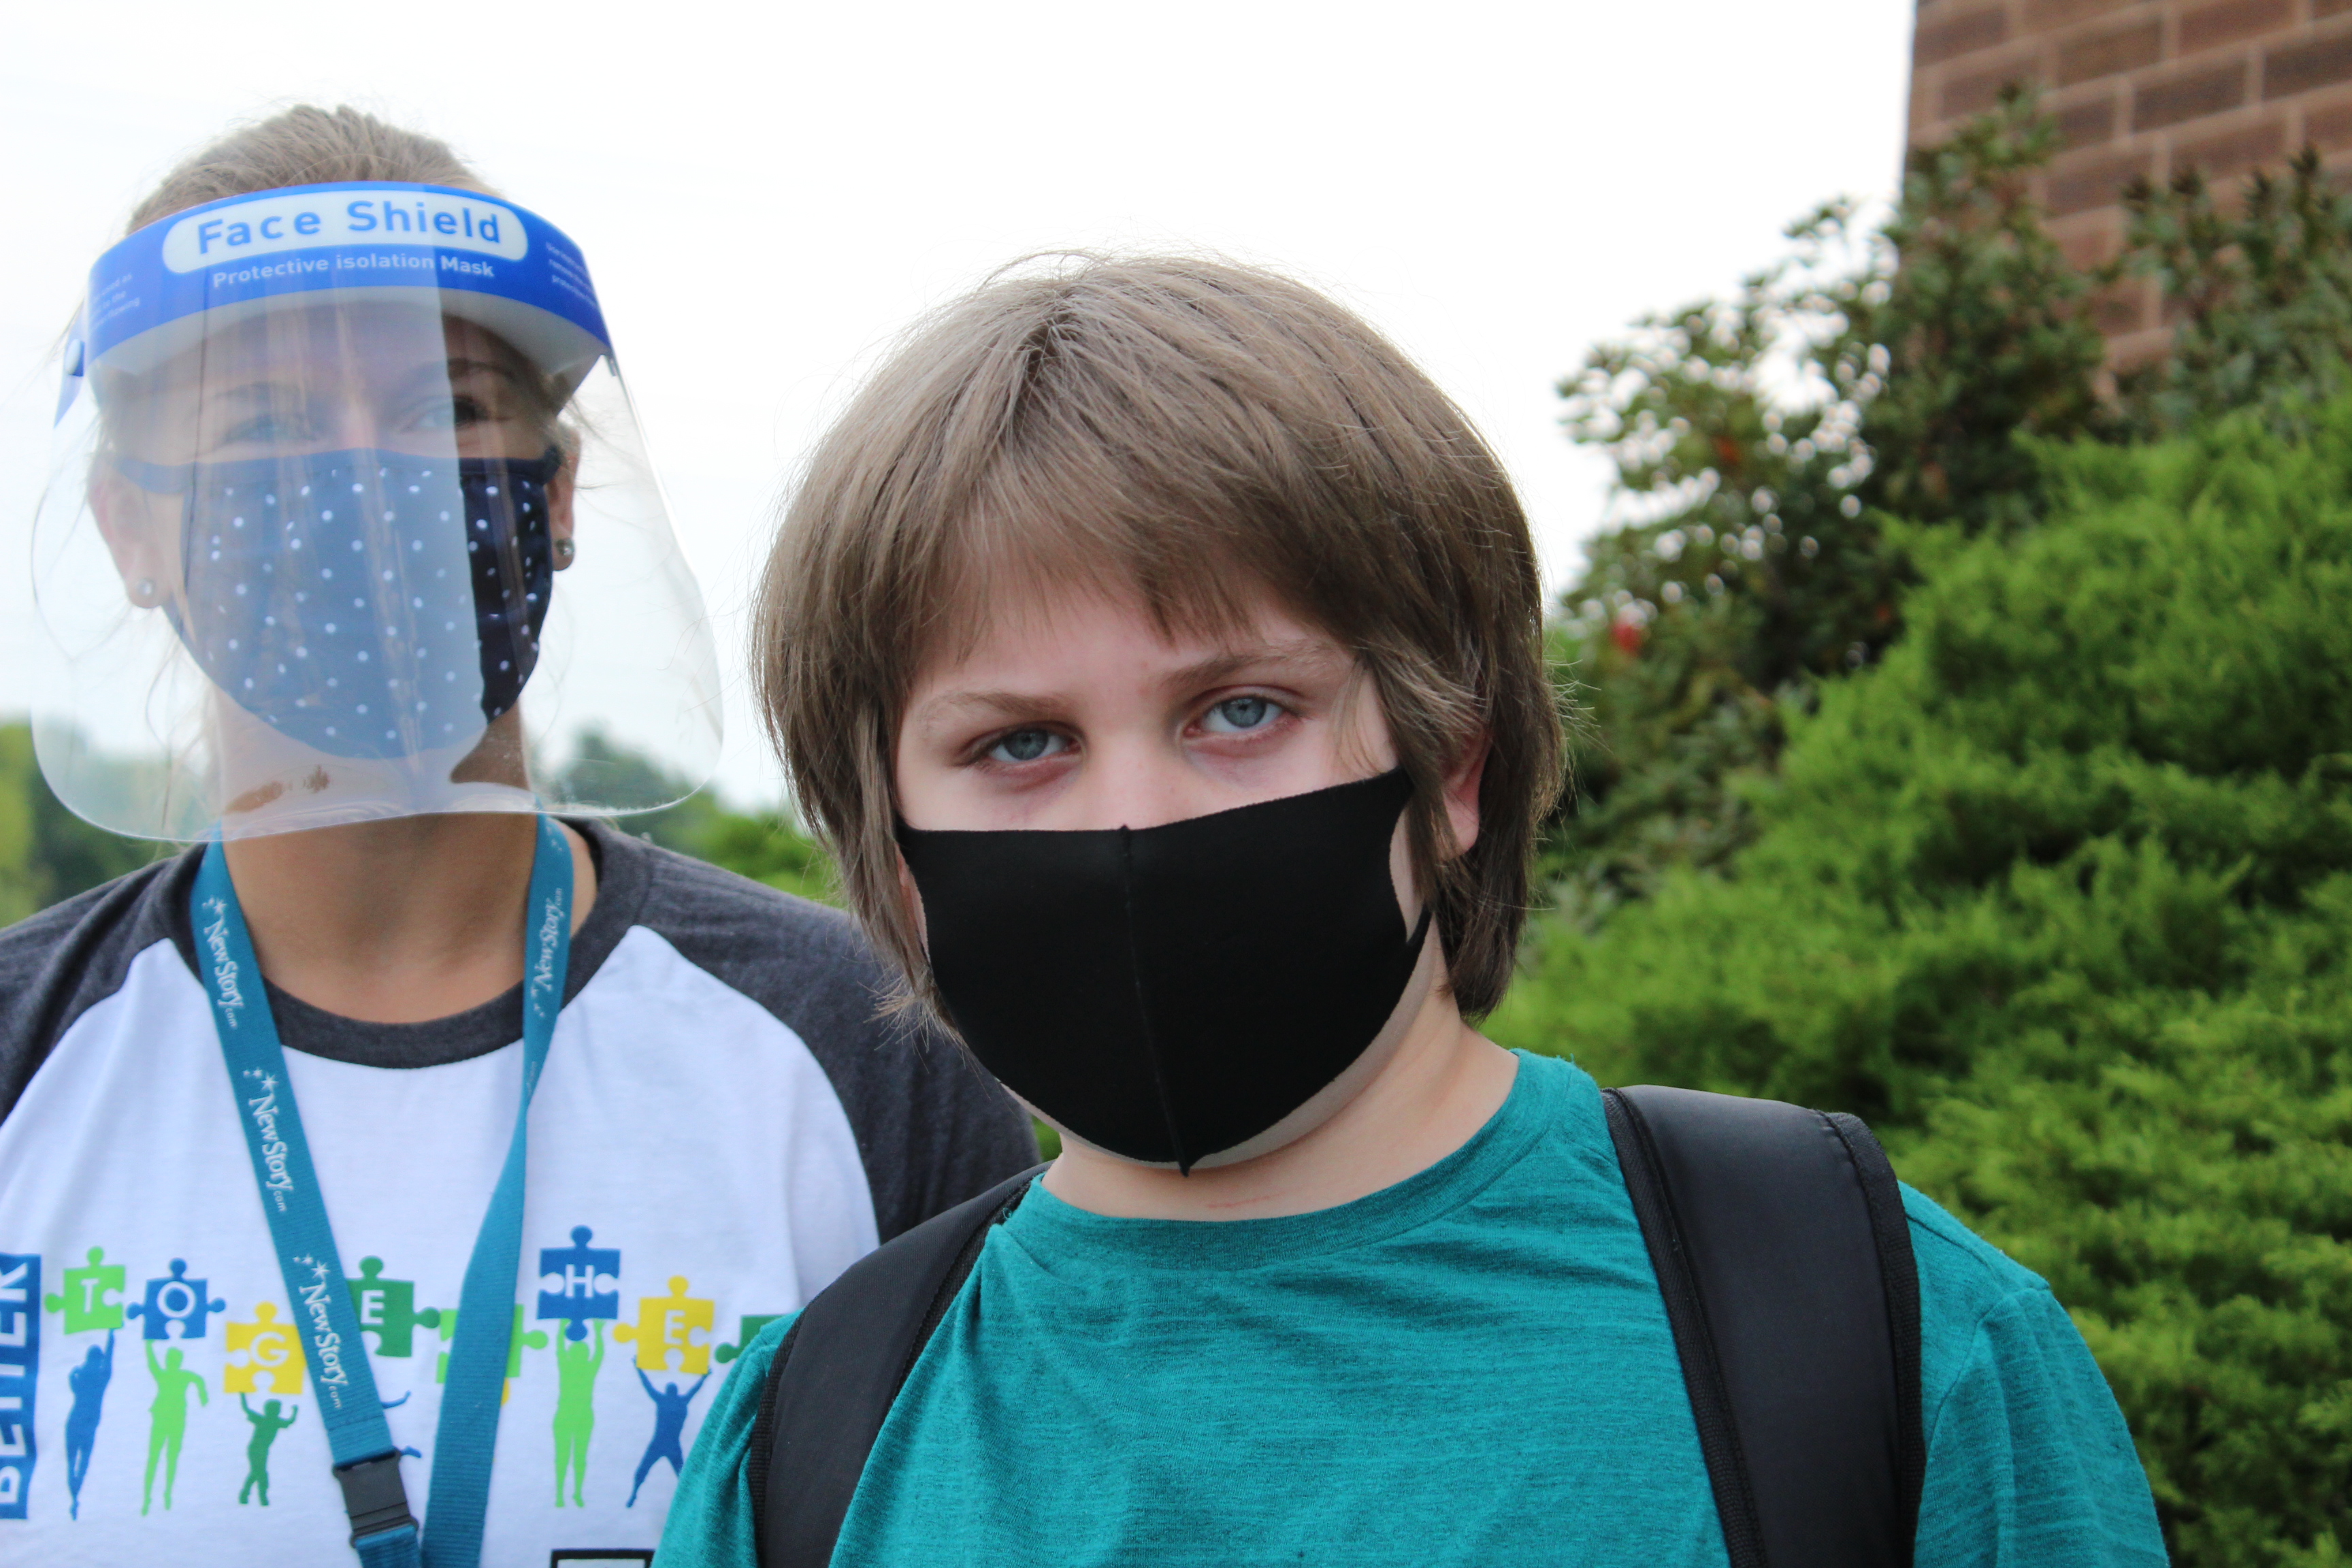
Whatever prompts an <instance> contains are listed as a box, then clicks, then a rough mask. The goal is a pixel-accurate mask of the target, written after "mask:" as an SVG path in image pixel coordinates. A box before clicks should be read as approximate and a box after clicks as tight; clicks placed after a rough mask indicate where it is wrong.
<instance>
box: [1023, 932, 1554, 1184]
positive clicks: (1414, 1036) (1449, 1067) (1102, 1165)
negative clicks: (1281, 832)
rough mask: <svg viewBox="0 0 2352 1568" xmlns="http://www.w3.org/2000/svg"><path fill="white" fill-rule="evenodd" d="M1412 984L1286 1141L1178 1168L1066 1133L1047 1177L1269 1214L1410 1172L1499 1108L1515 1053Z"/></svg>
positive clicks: (1454, 1145) (1432, 958) (1436, 994)
mask: <svg viewBox="0 0 2352 1568" xmlns="http://www.w3.org/2000/svg"><path fill="white" fill-rule="evenodd" d="M1437 954H1438V944H1437V943H1436V942H1430V943H1429V944H1428V946H1427V949H1426V952H1425V955H1424V965H1425V967H1426V968H1428V969H1430V970H1432V971H1434V970H1435V969H1436V968H1437V966H1438V963H1439V962H1440V961H1439V960H1438V958H1437ZM1431 978H1433V976H1432V977H1431ZM1416 992H1417V993H1418V994H1419V1004H1418V1005H1417V1006H1415V1007H1414V1008H1413V1010H1412V1015H1411V1021H1410V1022H1409V1023H1408V1024H1407V1026H1406V1027H1405V1029H1404V1032H1403V1036H1402V1038H1401V1039H1400V1040H1398V1042H1397V1044H1396V1046H1395V1047H1394V1048H1393V1049H1392V1050H1391V1052H1390V1054H1389V1055H1388V1058H1387V1059H1386V1060H1385V1061H1383V1062H1382V1063H1381V1065H1380V1067H1379V1068H1377V1069H1376V1070H1375V1071H1374V1072H1373V1073H1372V1075H1371V1077H1370V1079H1367V1080H1366V1082H1365V1084H1364V1086H1363V1088H1362V1089H1360V1091H1358V1093H1357V1094H1356V1095H1355V1097H1354V1098H1353V1099H1351V1100H1349V1101H1348V1103H1347V1104H1346V1105H1344V1106H1342V1107H1341V1108H1340V1109H1339V1110H1338V1111H1337V1112H1336V1113H1334V1114H1333V1115H1332V1117H1331V1118H1330V1120H1329V1121H1325V1122H1324V1123H1323V1124H1322V1125H1320V1126H1318V1127H1317V1128H1316V1129H1314V1130H1313V1131H1310V1132H1308V1133H1307V1134H1306V1135H1305V1136H1303V1137H1301V1138H1298V1139H1297V1140H1296V1141H1295V1142H1289V1143H1286V1144H1284V1145H1283V1146H1282V1147H1280V1148H1278V1149H1276V1150H1274V1151H1272V1152H1268V1153H1265V1154H1261V1155H1259V1156H1257V1157H1256V1158H1255V1159H1252V1160H1244V1161H1239V1162H1236V1163H1234V1164H1230V1165H1213V1166H1206V1167H1202V1166H1195V1167H1194V1168H1193V1170H1192V1174H1190V1175H1182V1174H1180V1173H1177V1172H1176V1171H1174V1170H1171V1169H1169V1168H1168V1167H1165V1166H1160V1165H1142V1164H1138V1163H1135V1162H1133V1161H1131V1160H1122V1159H1120V1158H1118V1156H1117V1155H1114V1154H1106V1153H1104V1152H1101V1151H1100V1150H1097V1149H1090V1148H1087V1147H1086V1146H1085V1145H1083V1144H1080V1143H1077V1142H1075V1141H1073V1140H1065V1141H1064V1142H1063V1145H1062V1153H1061V1156H1060V1158H1058V1159H1056V1160H1055V1162H1054V1164H1053V1168H1052V1169H1051V1170H1049V1171H1048V1172H1047V1173H1045V1186H1046V1189H1047V1190H1048V1191H1050V1192H1051V1193H1053V1194H1054V1195H1055V1197H1057V1198H1060V1199H1061V1200H1063V1201H1064V1202H1065V1203H1067V1204H1069V1205H1073V1206H1074V1207H1076V1208H1082V1209H1087V1210H1089V1211H1091V1212H1092V1213H1095V1214H1100V1215H1112V1216H1114V1217H1117V1218H1121V1219H1186V1220H1214V1219H1271V1218H1274V1217H1276V1216H1277V1215H1293V1214H1308V1213H1312V1212H1313V1211H1315V1210H1317V1209H1327V1208H1336V1207H1337V1206H1339V1205H1341V1204H1345V1203H1353V1202H1354V1201H1355V1200H1356V1199H1358V1198H1360V1197H1367V1196H1369V1195H1370V1194H1373V1193H1376V1192H1379V1191H1380V1190H1381V1188H1383V1187H1390V1186H1393V1185H1395V1184H1397V1183H1399V1182H1402V1181H1403V1180H1405V1179H1406V1178H1408V1177H1410V1176H1413V1175H1417V1174H1419V1173H1421V1172H1423V1171H1425V1170H1427V1169H1428V1168H1429V1167H1430V1166H1432V1165H1434V1164H1435V1163H1438V1162H1439V1161H1440V1160H1443V1159H1444V1158H1445V1157H1446V1156H1447V1155H1448V1154H1451V1153H1453V1152H1454V1151H1455V1150H1457V1149H1459V1148H1461V1147H1462V1145H1463V1144H1465V1143H1466V1142H1469V1141H1470V1140H1471V1138H1472V1137H1473V1136H1475V1134H1476V1133H1477V1131H1478V1130H1479V1129H1480V1128H1482V1127H1484V1126H1485V1125H1486V1123H1487V1121H1489V1120H1491V1119H1492V1118H1493V1116H1494V1114H1495V1112H1496V1111H1497V1110H1501V1109H1502V1105H1503V1101H1504V1100H1506V1099H1507V1098H1508V1097H1509V1095H1510V1092H1511V1085H1512V1083H1513V1082H1514V1081H1515V1079H1517V1075H1518V1059H1517V1058H1516V1057H1514V1056H1512V1055H1511V1054H1510V1053H1509V1052H1508V1051H1506V1050H1504V1049H1503V1048H1502V1047H1500V1046H1497V1045H1496V1044H1495V1043H1494V1042H1492V1041H1491V1040H1488V1039H1487V1038H1486V1037H1484V1036H1483V1035H1480V1034H1479V1033H1478V1032H1477V1031H1476V1030H1475V1029H1473V1028H1472V1027H1470V1026H1469V1025H1467V1024H1465V1023H1464V1022H1463V1020H1462V1014H1461V1012H1460V1010H1459V1009H1458V1008H1456V1007H1455V1006H1454V997H1453V994H1452V993H1451V992H1449V991H1447V990H1446V989H1445V988H1444V986H1442V985H1438V984H1429V983H1427V981H1426V980H1425V979H1424V978H1423V977H1422V976H1416V979H1415V984H1413V985H1412V986H1411V987H1409V988H1408V990H1407V993H1406V995H1407V1000H1408V1002H1410V1001H1411V999H1412V997H1413V995H1414V994H1415V993H1416ZM1375 1048H1377V1047H1375Z"/></svg>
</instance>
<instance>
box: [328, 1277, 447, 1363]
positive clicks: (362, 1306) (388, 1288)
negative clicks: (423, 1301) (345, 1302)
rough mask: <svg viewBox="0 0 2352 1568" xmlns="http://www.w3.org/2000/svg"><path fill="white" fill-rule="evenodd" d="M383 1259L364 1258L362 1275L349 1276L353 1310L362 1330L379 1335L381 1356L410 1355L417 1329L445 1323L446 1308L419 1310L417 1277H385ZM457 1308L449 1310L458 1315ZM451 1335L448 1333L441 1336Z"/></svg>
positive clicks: (379, 1352)
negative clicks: (356, 1314) (383, 1276)
mask: <svg viewBox="0 0 2352 1568" xmlns="http://www.w3.org/2000/svg"><path fill="white" fill-rule="evenodd" d="M382 1274H383V1258H361V1259H360V1277H359V1278H358V1279H346V1280H344V1281H343V1283H344V1284H345V1285H348V1286H350V1287H351V1291H352V1310H353V1311H354V1312H357V1313H358V1314H359V1320H360V1331H361V1332H362V1333H372V1334H373V1335H375V1353H376V1354H378V1355H381V1356H395V1357H397V1356H406V1355H413V1354H415V1342H416V1331H417V1330H418V1329H420V1328H425V1329H436V1328H439V1327H440V1326H441V1321H442V1310H441V1309H440V1308H438V1307H427V1308H425V1310H423V1311H421V1312H420V1311H418V1310H416V1285H415V1281H414V1280H408V1279H382V1278H380V1276H381V1275H382ZM448 1316H449V1317H451V1318H455V1317H456V1316H457V1313H456V1312H454V1311H452V1312H450V1313H449V1314H448ZM441 1337H442V1338H443V1339H445V1340H446V1339H447V1338H448V1337H449V1336H448V1335H447V1334H443V1335H442V1336H441Z"/></svg>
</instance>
